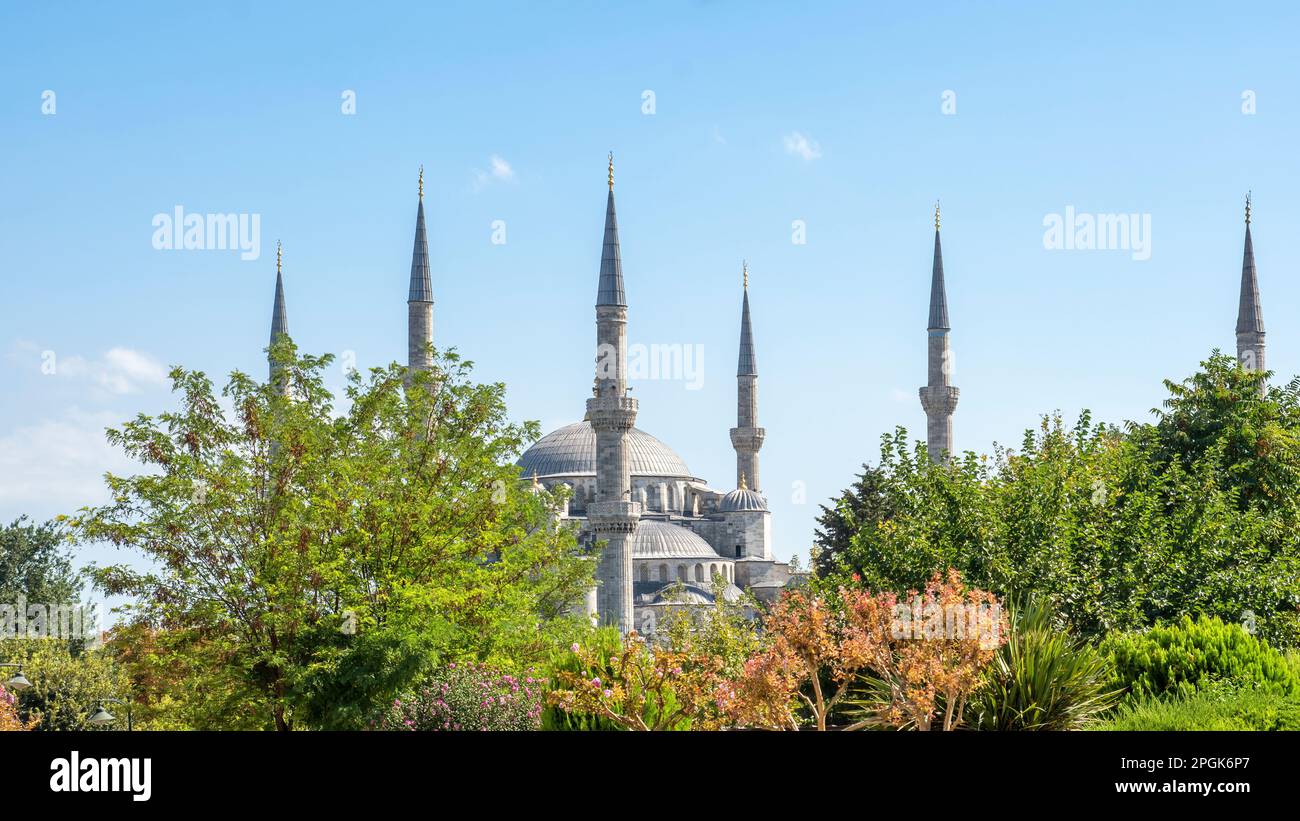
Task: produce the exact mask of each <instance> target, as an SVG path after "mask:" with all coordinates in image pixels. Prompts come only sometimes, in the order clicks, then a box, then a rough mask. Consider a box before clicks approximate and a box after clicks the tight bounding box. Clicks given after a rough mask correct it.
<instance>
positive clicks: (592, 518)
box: [587, 499, 642, 533]
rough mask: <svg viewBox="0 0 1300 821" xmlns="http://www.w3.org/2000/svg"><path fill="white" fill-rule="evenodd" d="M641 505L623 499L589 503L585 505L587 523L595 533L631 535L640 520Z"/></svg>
mask: <svg viewBox="0 0 1300 821" xmlns="http://www.w3.org/2000/svg"><path fill="white" fill-rule="evenodd" d="M641 513H642V510H641V503H640V502H629V501H627V500H625V499H620V500H617V501H608V502H591V503H590V504H588V505H587V523H588V524H590V525H591V529H592V531H594V532H596V533H631V532H633V531H634V530H636V524H637V521H638V520H639V519H640V518H641Z"/></svg>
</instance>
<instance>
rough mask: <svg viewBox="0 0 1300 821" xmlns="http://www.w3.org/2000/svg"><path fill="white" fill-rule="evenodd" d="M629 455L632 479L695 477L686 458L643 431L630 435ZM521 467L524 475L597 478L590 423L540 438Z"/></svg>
mask: <svg viewBox="0 0 1300 821" xmlns="http://www.w3.org/2000/svg"><path fill="white" fill-rule="evenodd" d="M627 455H628V472H629V473H630V474H631V475H632V476H662V477H666V478H670V479H693V478H695V477H694V476H692V475H691V471H690V468H688V467H686V463H685V462H683V461H682V457H680V456H678V455H677V454H676V453H675V452H674V451H673V449H672V448H670V447H668V446H667V445H665V444H664V443H663V442H661V441H659V440H658V439H656V438H655V437H653V436H651V435H650V434H648V433H646V432H645V431H643V430H641V429H640V428H632V429H631V430H630V431H628V432H627ZM518 464H519V467H520V468H521V471H520V472H521V474H522V475H524V476H529V475H531V474H534V473H536V474H538V475H539V476H595V475H596V432H595V431H594V430H592V429H591V423H590V422H575V423H574V424H572V425H565V426H564V427H562V428H560V429H559V430H555V431H551V432H550V433H548V434H546V435H545V436H543V437H542V438H541V439H538V440H537V442H536V443H534V444H533V446H532V447H530V448H529V449H528V450H526V451H524V455H523V456H521V457H519V462H518Z"/></svg>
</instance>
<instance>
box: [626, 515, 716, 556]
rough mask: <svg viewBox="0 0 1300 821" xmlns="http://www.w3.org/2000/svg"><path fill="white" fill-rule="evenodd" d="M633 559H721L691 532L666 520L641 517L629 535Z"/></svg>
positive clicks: (706, 543)
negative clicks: (630, 536) (634, 529)
mask: <svg viewBox="0 0 1300 821" xmlns="http://www.w3.org/2000/svg"><path fill="white" fill-rule="evenodd" d="M632 558H634V559H713V560H715V561H716V560H717V559H719V558H721V557H720V556H719V555H718V553H717V551H716V550H714V549H713V548H712V547H710V546H709V543H708V542H706V541H704V539H702V538H700V537H699V536H698V535H696V534H695V533H694V532H693V531H691V530H689V529H688V528H685V527H681V526H680V525H674V524H669V523H668V522H656V521H654V520H651V519H642V520H641V522H640V523H639V524H638V525H637V526H636V533H635V534H633V536H632Z"/></svg>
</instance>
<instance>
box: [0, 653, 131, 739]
mask: <svg viewBox="0 0 1300 821" xmlns="http://www.w3.org/2000/svg"><path fill="white" fill-rule="evenodd" d="M0 657H2V658H4V659H6V660H7V661H11V662H16V663H19V664H22V666H23V675H24V676H26V677H27V680H28V681H30V682H31V685H32V686H31V687H29V688H27V689H26V690H23V691H22V692H20V693H17V694H16V695H17V707H18V715H19V716H20V717H21V718H22V719H23V720H24V721H26V722H32V723H33V727H32V729H35V730H94V729H98V728H96V727H95V725H93V724H90V723H89V718H90V716H91V715H92V714H93V713H94V712H95V710H96V709H97V708H98V707H100V706H101V705H104V706H107V707H108V708H109V712H111V713H114V714H115V715H116V714H117V713H119V712H121V711H119V710H118V709H117V706H116V705H114V704H112V703H110V702H108V701H107V699H117V700H119V701H123V702H125V701H127V699H128V698H129V697H130V687H129V681H128V678H127V676H126V675H125V672H124V671H123V670H122V669H121V668H120V667H119V666H118V665H117V664H115V663H114V661H113V658H112V656H111V655H110V654H108V653H106V652H105V651H104V650H103V649H102V648H83V647H82V646H81V644H80V643H79V642H68V641H62V640H56V639H5V640H3V641H0ZM123 709H125V708H123ZM116 717H117V718H118V720H119V721H118V724H116V725H114V726H113V727H112V728H111V729H121V730H125V729H126V716H125V715H116Z"/></svg>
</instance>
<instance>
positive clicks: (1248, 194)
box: [1246, 191, 1250, 225]
mask: <svg viewBox="0 0 1300 821" xmlns="http://www.w3.org/2000/svg"><path fill="white" fill-rule="evenodd" d="M1246 224H1247V225H1250V192H1249V191H1247V192H1246Z"/></svg>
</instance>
